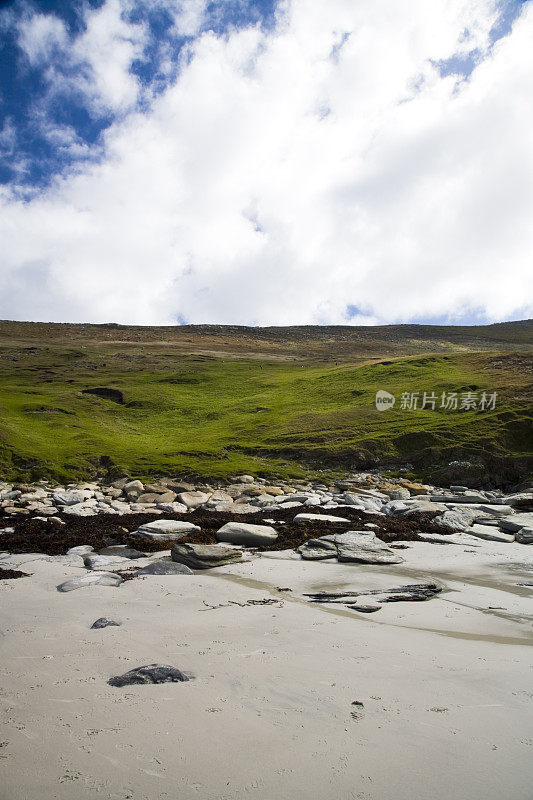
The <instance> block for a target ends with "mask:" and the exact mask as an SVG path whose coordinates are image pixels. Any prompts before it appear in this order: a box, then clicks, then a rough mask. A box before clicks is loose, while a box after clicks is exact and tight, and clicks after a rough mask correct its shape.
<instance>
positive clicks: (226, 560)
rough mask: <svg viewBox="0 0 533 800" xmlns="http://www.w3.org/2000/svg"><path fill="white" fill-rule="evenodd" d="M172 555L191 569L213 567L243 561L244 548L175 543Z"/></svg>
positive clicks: (174, 559)
mask: <svg viewBox="0 0 533 800" xmlns="http://www.w3.org/2000/svg"><path fill="white" fill-rule="evenodd" d="M171 556H172V561H177V562H178V563H179V564H185V565H186V566H187V567H190V568H191V569H211V568H212V567H220V566H223V565H224V564H232V563H234V562H235V561H241V559H242V550H239V549H237V548H233V547H225V546H224V545H222V544H175V545H174V546H173V547H172V551H171Z"/></svg>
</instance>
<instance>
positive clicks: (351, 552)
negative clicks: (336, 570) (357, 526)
mask: <svg viewBox="0 0 533 800" xmlns="http://www.w3.org/2000/svg"><path fill="white" fill-rule="evenodd" d="M335 545H336V547H337V551H338V552H337V558H338V559H339V561H359V562H362V563H364V564H401V563H402V561H403V558H400V556H399V555H398V554H397V553H395V552H394V550H390V549H389V548H388V547H387V546H386V545H385V543H384V542H382V541H381V539H378V538H377V536H376V534H375V533H373V532H372V531H368V530H366V531H347V532H346V533H341V534H337V535H336V536H335Z"/></svg>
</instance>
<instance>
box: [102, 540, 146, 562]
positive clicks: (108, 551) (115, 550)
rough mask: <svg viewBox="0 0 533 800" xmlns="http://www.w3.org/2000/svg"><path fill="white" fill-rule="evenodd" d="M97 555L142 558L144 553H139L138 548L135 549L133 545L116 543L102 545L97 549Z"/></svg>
mask: <svg viewBox="0 0 533 800" xmlns="http://www.w3.org/2000/svg"><path fill="white" fill-rule="evenodd" d="M98 555H99V556H119V557H120V558H129V559H135V558H144V557H145V553H141V551H140V550H135V548H134V547H127V546H126V545H122V544H117V545H109V547H104V548H103V549H102V550H99V551H98Z"/></svg>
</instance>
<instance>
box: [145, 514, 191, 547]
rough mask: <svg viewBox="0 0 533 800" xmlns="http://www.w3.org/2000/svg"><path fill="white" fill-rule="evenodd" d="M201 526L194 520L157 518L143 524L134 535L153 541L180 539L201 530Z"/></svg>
mask: <svg viewBox="0 0 533 800" xmlns="http://www.w3.org/2000/svg"><path fill="white" fill-rule="evenodd" d="M199 530H200V527H199V526H198V525H194V523H192V522H185V521H184V520H175V519H156V520H153V521H152V522H146V523H145V524H144V525H141V527H140V528H138V529H137V530H136V531H134V532H133V534H132V536H138V537H139V538H141V539H151V540H152V541H156V542H157V541H164V540H167V541H168V540H170V541H179V540H180V539H183V537H184V536H185V535H186V534H187V533H191V532H192V531H199Z"/></svg>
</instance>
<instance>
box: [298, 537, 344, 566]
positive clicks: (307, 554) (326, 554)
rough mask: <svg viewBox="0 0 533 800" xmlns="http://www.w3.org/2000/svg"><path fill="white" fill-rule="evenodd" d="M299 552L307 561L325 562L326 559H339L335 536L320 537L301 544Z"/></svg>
mask: <svg viewBox="0 0 533 800" xmlns="http://www.w3.org/2000/svg"><path fill="white" fill-rule="evenodd" d="M298 552H299V553H300V555H301V557H302V558H303V559H304V560H305V561H324V560H325V559H326V558H337V546H336V544H335V536H320V537H319V538H317V539H308V540H307V542H304V544H301V545H300V547H299V548H298Z"/></svg>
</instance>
